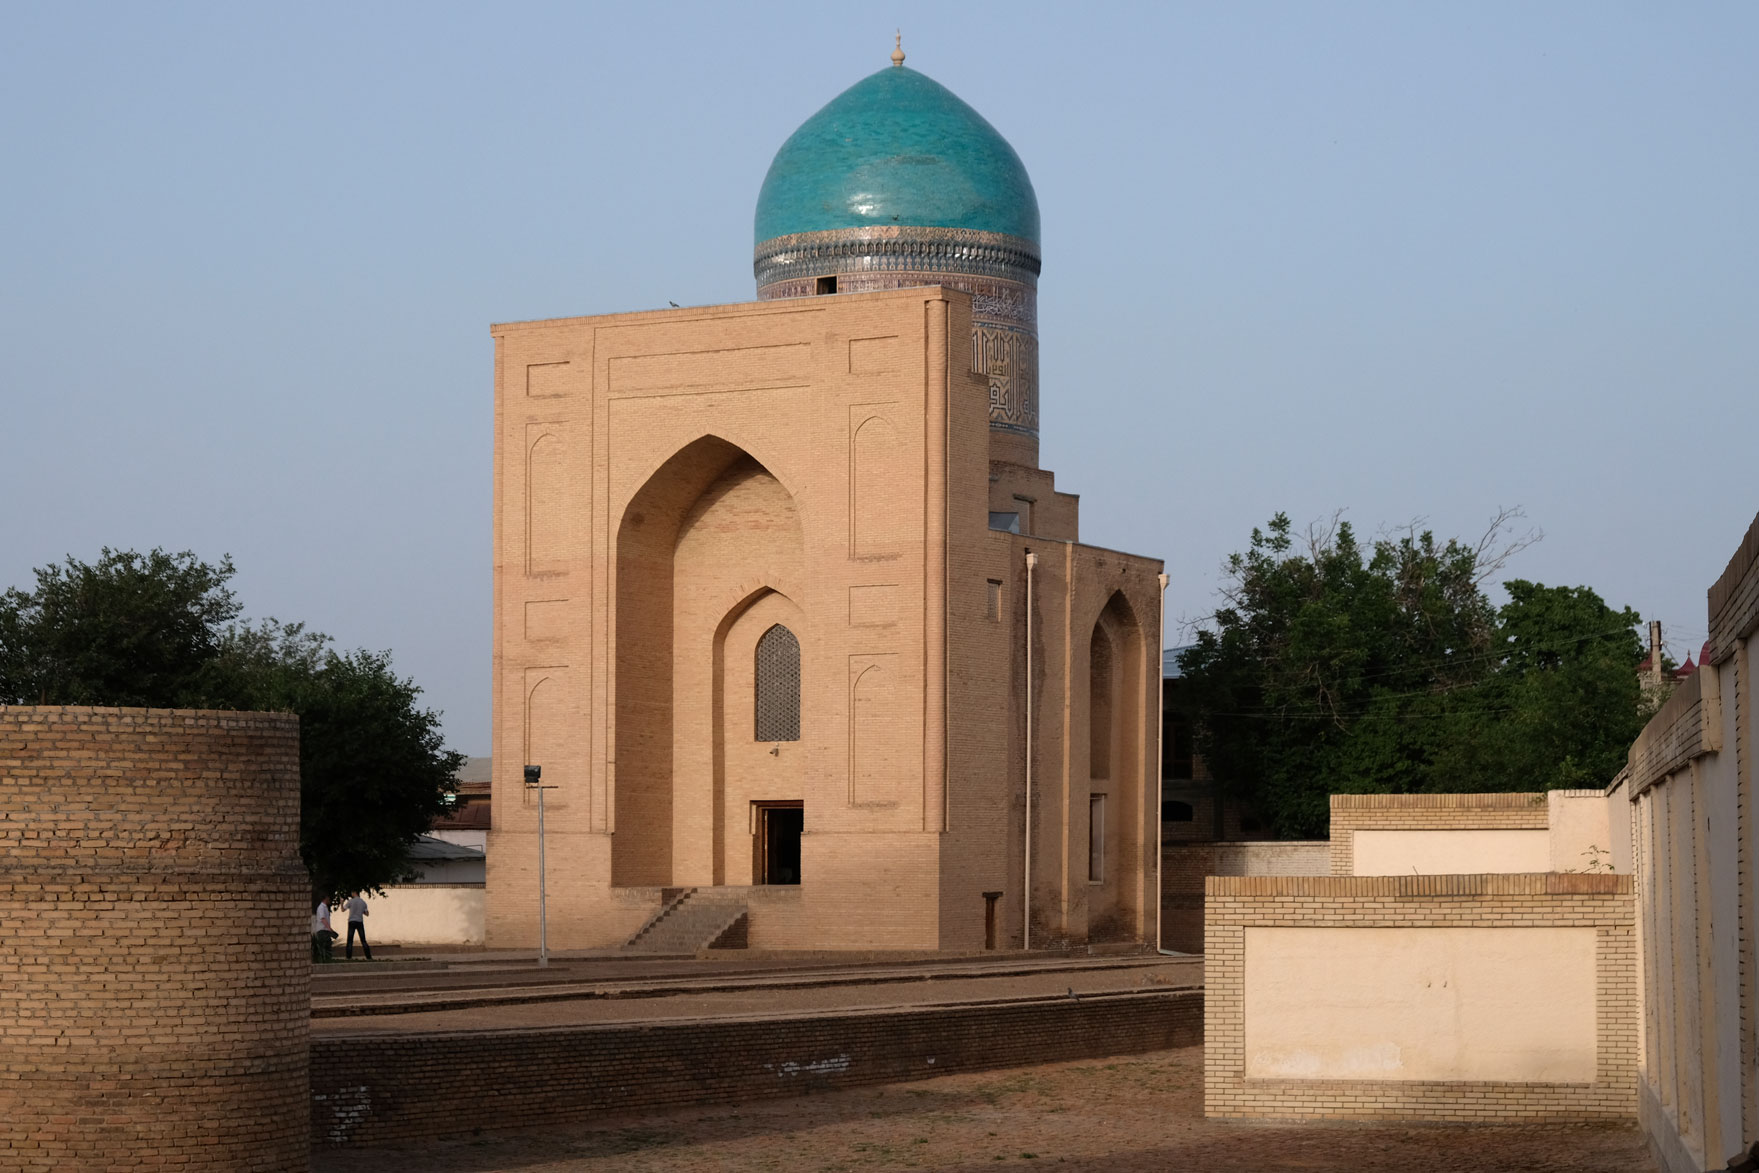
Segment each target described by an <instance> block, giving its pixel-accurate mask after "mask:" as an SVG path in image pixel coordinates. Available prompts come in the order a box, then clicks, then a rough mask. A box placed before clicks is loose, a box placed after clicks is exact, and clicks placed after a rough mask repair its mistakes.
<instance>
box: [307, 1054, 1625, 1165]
mask: <svg viewBox="0 0 1759 1173" xmlns="http://www.w3.org/2000/svg"><path fill="white" fill-rule="evenodd" d="M1046 1166H1054V1167H1056V1168H1057V1169H1059V1170H1070V1171H1071V1173H1074V1171H1077V1170H1080V1171H1086V1170H1092V1171H1093V1173H1100V1171H1102V1170H1103V1171H1105V1173H1138V1171H1140V1173H1149V1171H1153V1173H1160V1171H1162V1170H1181V1169H1191V1170H1197V1171H1201V1173H1232V1171H1235V1170H1238V1171H1241V1173H1245V1171H1246V1170H1252V1171H1253V1173H1258V1171H1261V1170H1271V1169H1303V1170H1336V1171H1339V1173H1343V1171H1345V1170H1351V1171H1355V1170H1363V1171H1377V1170H1386V1171H1389V1173H1390V1171H1392V1170H1398V1171H1399V1173H1409V1171H1412V1170H1418V1171H1422V1173H1439V1171H1454V1170H1459V1171H1474V1173H1478V1171H1482V1173H1504V1171H1506V1173H1575V1171H1577V1170H1580V1171H1582V1173H1589V1171H1593V1173H1653V1169H1654V1165H1653V1164H1652V1163H1651V1162H1650V1160H1649V1158H1648V1154H1647V1152H1646V1150H1645V1148H1644V1145H1643V1141H1642V1138H1641V1137H1640V1136H1639V1135H1638V1133H1637V1130H1636V1128H1635V1126H1634V1125H1592V1126H1590V1125H1548V1126H1540V1125H1529V1126H1521V1127H1493V1126H1480V1127H1473V1128H1444V1127H1436V1126H1423V1127H1384V1126H1368V1125H1307V1126H1302V1127H1287V1126H1272V1125H1262V1124H1237V1123H1223V1122H1217V1121H1209V1120H1205V1119H1204V1118H1203V1049H1202V1048H1201V1047H1187V1048H1183V1049H1181V1050H1177V1051H1161V1052H1157V1053H1154V1054H1149V1055H1138V1056H1132V1057H1126V1058H1119V1059H1110V1060H1087V1061H1082V1062H1075V1063H1056V1064H1049V1065H1046V1066H1042V1067H1030V1068H1020V1069H1016V1070H1012V1071H994V1072H986V1073H982V1074H972V1075H952V1076H944V1077H942V1078H940V1079H932V1080H925V1081H922V1082H920V1083H905V1084H892V1085H889V1086H886V1087H875V1088H858V1089H851V1090H846V1091H837V1092H830V1093H826V1094H823V1095H817V1096H806V1097H802V1098H798V1099H789V1100H767V1101H757V1102H753V1103H747V1104H739V1105H734V1106H727V1105H719V1106H715V1107H709V1108H692V1109H678V1110H674V1111H670V1112H664V1113H652V1114H647V1115H642V1116H621V1117H599V1118H596V1119H594V1120H593V1121H592V1122H591V1123H582V1124H580V1125H576V1126H571V1127H565V1128H546V1129H542V1130H535V1131H529V1132H517V1133H496V1134H487V1133H485V1134H483V1135H481V1136H475V1137H462V1138H455V1139H450V1140H443V1141H439V1140H437V1141H431V1142H428V1143H426V1144H422V1145H419V1146H414V1145H411V1146H401V1147H396V1148H379V1149H362V1150H356V1151H340V1152H317V1153H314V1154H313V1159H312V1169H313V1170H314V1173H365V1171H367V1170H374V1171H380V1170H386V1169H409V1170H433V1171H434V1173H490V1171H498V1170H520V1171H522V1173H560V1171H562V1170H568V1171H570V1173H575V1171H578V1173H601V1171H602V1173H611V1171H613V1170H615V1171H617V1173H661V1171H667V1173H670V1171H692V1173H697V1171H700V1173H708V1171H710V1170H713V1171H715V1173H720V1171H723V1170H725V1171H728V1173H739V1171H745V1170H752V1171H755V1170H777V1171H787V1173H796V1171H802V1173H805V1171H822V1173H833V1171H834V1173H868V1171H882V1170H894V1169H937V1170H979V1169H987V1170H995V1169H1009V1168H1034V1169H1036V1168H1043V1167H1046Z"/></svg>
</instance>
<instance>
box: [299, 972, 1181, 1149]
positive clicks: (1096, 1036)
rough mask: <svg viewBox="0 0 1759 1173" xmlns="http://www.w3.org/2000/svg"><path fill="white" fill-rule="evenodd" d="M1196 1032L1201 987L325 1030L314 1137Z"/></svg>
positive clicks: (1074, 1055) (983, 1064) (1002, 1060)
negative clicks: (544, 1022)
mask: <svg viewBox="0 0 1759 1173" xmlns="http://www.w3.org/2000/svg"><path fill="white" fill-rule="evenodd" d="M1202 1040H1203V993H1202V991H1200V990H1161V991H1152V992H1143V993H1131V994H1115V995H1105V996H1098V997H1089V998H1080V999H1056V1000H1054V1001H1036V1002H1024V1003H1013V1004H1002V1005H985V1006H955V1007H939V1008H933V1009H926V1010H923V1009H913V1010H906V1011H865V1012H855V1013H838V1014H817V1015H809V1016H804V1017H798V1018H787V1019H755V1020H754V1019H719V1020H699V1021H694V1022H663V1023H639V1024H615V1025H607V1026H591V1027H577V1028H573V1029H567V1030H543V1031H482V1032H470V1033H464V1032H459V1033H453V1034H425V1035H398V1036H383V1035H380V1036H362V1037H352V1036H351V1037H341V1038H319V1039H316V1040H314V1042H313V1045H312V1085H311V1086H312V1100H311V1135H312V1143H313V1144H314V1145H318V1146H341V1145H370V1144H382V1143H387V1142H394V1141H402V1140H411V1139H416V1138H421V1137H429V1136H436V1135H441V1134H446V1133H462V1132H470V1131H473V1130H476V1129H495V1128H520V1127H530V1126H534V1125H543V1124H552V1123H557V1122H561V1121H577V1120H578V1119H579V1118H580V1115H581V1114H582V1113H589V1112H626V1111H646V1110H652V1109H657V1108H663V1107H668V1106H673V1105H680V1104H700V1103H729V1102H737V1101H741V1100H752V1099H761V1098H767V1097H772V1096H789V1095H800V1094H803V1093H807V1092H816V1091H826V1090H830V1089H833V1088H840V1087H855V1086H862V1085H868V1084H878V1083H893V1082H898V1081H901V1080H910V1079H925V1078H928V1077H930V1076H935V1075H946V1074H949V1073H952V1072H956V1071H979V1070H985V1069H991V1068H998V1067H1013V1066H1024V1065H1028V1064H1036V1063H1050V1062H1057V1061H1061V1060H1067V1059H1083V1058H1097V1057H1101V1056H1105V1055H1126V1054H1135V1053H1140V1052H1144V1051H1153V1050H1162V1049H1166V1048H1170V1047H1183V1046H1191V1045H1194V1044H1196V1043H1200V1042H1202Z"/></svg>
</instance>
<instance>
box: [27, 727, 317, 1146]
mask: <svg viewBox="0 0 1759 1173" xmlns="http://www.w3.org/2000/svg"><path fill="white" fill-rule="evenodd" d="M298 843H299V726H298V720H297V718H295V717H291V716H281V715H269V714H263V713H217V712H185V711H167V710H146V709H92V708H29V707H23V708H21V707H0V925H3V926H4V932H0V990H3V991H4V995H3V996H0V1044H3V1045H0V1167H4V1168H7V1169H20V1170H49V1169H54V1170H62V1169H69V1168H115V1167H120V1164H122V1163H127V1164H128V1165H129V1166H130V1167H140V1168H160V1167H175V1168H178V1169H183V1170H206V1169H213V1170H221V1169H225V1170H245V1169H249V1170H285V1169H301V1170H303V1169H304V1168H306V1164H307V1135H306V1128H307V1122H306V1118H305V1115H304V1112H303V1106H302V1105H303V1103H304V1100H305V1098H306V1071H307V1045H308V1044H307V1034H308V1028H307V1012H308V1010H309V1004H310V982H311V968H310V963H309V957H308V952H307V950H308V945H307V935H308V929H309V921H310V916H311V913H310V910H309V908H307V906H306V888H307V882H306V876H305V869H304V867H303V866H301V864H300V861H299V855H298Z"/></svg>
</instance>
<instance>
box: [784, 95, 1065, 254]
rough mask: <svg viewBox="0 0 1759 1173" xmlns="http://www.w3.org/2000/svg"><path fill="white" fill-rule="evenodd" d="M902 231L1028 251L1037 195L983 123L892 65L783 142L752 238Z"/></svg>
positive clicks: (1034, 235)
mask: <svg viewBox="0 0 1759 1173" xmlns="http://www.w3.org/2000/svg"><path fill="white" fill-rule="evenodd" d="M890 224H900V225H912V226H916V227H931V228H966V229H972V230H975V231H979V232H1001V233H1006V234H1007V235H1009V236H1018V237H1022V238H1024V239H1026V240H1029V241H1031V242H1032V243H1033V244H1037V243H1038V197H1037V196H1036V195H1035V194H1034V193H1033V191H1032V180H1031V179H1029V178H1027V175H1026V167H1025V165H1024V164H1023V163H1021V162H1020V156H1019V155H1016V154H1015V153H1014V148H1013V147H1011V146H1009V145H1008V140H1007V139H1005V138H1003V137H1002V136H1001V135H1000V134H998V133H996V128H995V127H993V126H991V125H990V124H989V123H988V122H986V121H984V118H983V115H981V114H979V113H978V112H977V111H975V110H973V109H972V108H971V107H970V106H967V105H966V104H965V103H964V102H962V101H960V100H959V98H958V97H957V96H956V95H955V94H954V93H953V92H952V91H951V90H949V89H947V88H946V87H945V86H943V85H941V84H940V83H939V82H937V81H934V80H933V79H931V78H928V77H925V76H924V75H922V74H920V73H918V72H916V71H915V70H914V69H908V68H905V67H904V66H901V65H894V66H890V67H888V68H886V69H882V70H880V71H879V72H878V73H876V74H873V75H872V76H870V77H865V78H863V79H862V80H860V81H858V82H856V83H855V84H854V85H852V86H850V87H849V88H848V89H846V90H844V91H843V92H842V93H841V94H838V95H837V96H836V97H835V98H833V99H831V101H830V102H829V103H828V104H827V105H826V106H825V108H824V109H822V110H820V111H819V112H818V113H817V114H814V115H813V116H812V117H811V118H808V119H807V120H806V121H805V122H804V123H803V124H802V125H801V127H800V129H799V130H797V131H795V132H794V133H793V135H791V136H790V137H789V139H788V141H787V142H785V143H783V144H782V149H781V150H779V151H777V152H776V158H775V161H774V162H773V163H771V164H770V171H769V174H768V175H766V176H765V177H764V181H763V190H762V191H761V192H760V193H759V194H758V197H757V240H758V242H759V243H762V242H763V241H766V240H772V239H774V238H775V237H778V236H791V235H793V234H795V233H798V232H826V231H830V230H833V229H841V228H874V227H880V226H883V225H890Z"/></svg>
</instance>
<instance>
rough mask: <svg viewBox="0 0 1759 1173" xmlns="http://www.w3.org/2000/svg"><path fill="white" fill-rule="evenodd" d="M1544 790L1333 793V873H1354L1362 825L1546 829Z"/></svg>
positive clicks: (1382, 827) (1368, 828)
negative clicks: (1486, 792)
mask: <svg viewBox="0 0 1759 1173" xmlns="http://www.w3.org/2000/svg"><path fill="white" fill-rule="evenodd" d="M1548 826H1549V815H1548V812H1547V808H1546V800H1545V795H1544V794H1543V793H1538V794H1528V793H1507V794H1334V795H1332V796H1331V874H1332V875H1334V876H1348V875H1353V874H1354V873H1355V832H1357V831H1489V830H1498V831H1516V830H1518V831H1543V830H1546V829H1547V827H1548Z"/></svg>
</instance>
